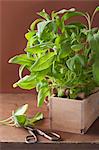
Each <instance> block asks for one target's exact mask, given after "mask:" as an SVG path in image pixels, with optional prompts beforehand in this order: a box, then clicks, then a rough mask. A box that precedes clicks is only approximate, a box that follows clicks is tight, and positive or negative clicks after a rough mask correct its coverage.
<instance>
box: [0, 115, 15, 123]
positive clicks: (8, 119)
mask: <svg viewBox="0 0 99 150" xmlns="http://www.w3.org/2000/svg"><path fill="white" fill-rule="evenodd" d="M11 119H12V116H11V117H9V118H7V119H5V120H1V121H0V123H3V122H7V121H10V120H11Z"/></svg>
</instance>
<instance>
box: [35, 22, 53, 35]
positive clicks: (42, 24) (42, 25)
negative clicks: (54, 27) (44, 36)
mask: <svg viewBox="0 0 99 150" xmlns="http://www.w3.org/2000/svg"><path fill="white" fill-rule="evenodd" d="M49 22H50V21H42V22H40V23H38V24H37V30H38V32H37V34H38V37H40V36H41V33H42V32H43V30H44V29H45V27H46V25H47V24H48V23H49Z"/></svg>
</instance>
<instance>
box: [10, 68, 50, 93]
mask: <svg viewBox="0 0 99 150" xmlns="http://www.w3.org/2000/svg"><path fill="white" fill-rule="evenodd" d="M48 71H49V69H45V70H44V71H39V72H35V73H31V74H30V75H26V76H25V77H23V78H21V79H20V80H19V81H18V82H16V83H14V85H13V87H14V88H16V87H17V86H19V87H20V88H22V89H27V90H31V89H33V88H35V87H36V85H37V84H38V83H39V82H40V81H42V80H43V79H44V77H45V75H46V74H47V72H48Z"/></svg>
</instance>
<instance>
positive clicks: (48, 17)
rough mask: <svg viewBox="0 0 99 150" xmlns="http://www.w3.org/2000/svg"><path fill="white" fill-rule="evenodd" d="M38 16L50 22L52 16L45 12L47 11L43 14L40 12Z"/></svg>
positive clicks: (43, 11)
mask: <svg viewBox="0 0 99 150" xmlns="http://www.w3.org/2000/svg"><path fill="white" fill-rule="evenodd" d="M37 14H38V15H39V16H41V17H43V18H44V19H46V20H50V16H49V15H48V14H47V13H46V12H45V9H43V10H42V11H41V12H39V13H37Z"/></svg>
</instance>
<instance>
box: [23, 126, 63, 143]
mask: <svg viewBox="0 0 99 150" xmlns="http://www.w3.org/2000/svg"><path fill="white" fill-rule="evenodd" d="M25 129H26V130H28V132H29V133H30V135H28V136H26V137H25V142H26V143H36V142H38V138H37V135H41V136H43V137H45V138H47V139H48V140H51V141H60V139H61V137H60V135H59V134H57V133H54V132H46V131H42V130H40V129H37V128H33V127H30V126H27V127H25Z"/></svg>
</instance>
